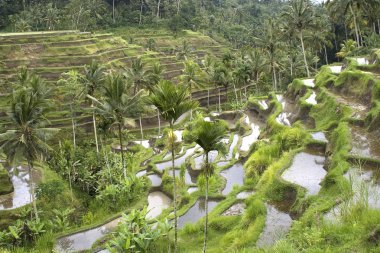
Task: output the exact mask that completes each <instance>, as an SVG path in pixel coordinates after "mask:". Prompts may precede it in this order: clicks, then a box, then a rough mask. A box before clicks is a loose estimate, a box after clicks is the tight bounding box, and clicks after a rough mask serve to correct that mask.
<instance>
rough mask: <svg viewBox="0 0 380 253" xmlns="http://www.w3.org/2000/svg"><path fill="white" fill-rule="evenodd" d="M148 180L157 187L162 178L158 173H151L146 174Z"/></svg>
mask: <svg viewBox="0 0 380 253" xmlns="http://www.w3.org/2000/svg"><path fill="white" fill-rule="evenodd" d="M148 178H149V180H150V182H151V183H152V187H159V186H160V185H161V183H162V179H161V177H160V175H157V174H152V175H149V176H148Z"/></svg>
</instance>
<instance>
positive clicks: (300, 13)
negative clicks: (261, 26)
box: [282, 0, 315, 77]
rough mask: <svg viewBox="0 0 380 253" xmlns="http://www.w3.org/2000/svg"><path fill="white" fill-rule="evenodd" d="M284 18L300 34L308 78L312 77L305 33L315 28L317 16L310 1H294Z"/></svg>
mask: <svg viewBox="0 0 380 253" xmlns="http://www.w3.org/2000/svg"><path fill="white" fill-rule="evenodd" d="M282 16H283V18H284V19H285V20H286V22H287V23H288V24H289V26H290V27H293V28H294V29H295V31H296V32H297V34H298V37H299V39H300V42H301V48H302V53H303V58H304V63H305V69H306V73H307V76H308V77H310V71H309V65H308V63H307V59H306V50H305V43H304V33H305V31H306V30H308V29H311V28H313V27H314V22H315V14H314V9H313V5H312V3H311V2H310V1H309V0H292V1H291V3H290V5H289V7H288V9H287V10H285V11H284V12H283V13H282Z"/></svg>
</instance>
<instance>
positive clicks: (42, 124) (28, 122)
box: [0, 75, 58, 220]
mask: <svg viewBox="0 0 380 253" xmlns="http://www.w3.org/2000/svg"><path fill="white" fill-rule="evenodd" d="M49 95H50V89H48V88H47V87H46V86H45V83H44V82H43V80H42V79H40V78H39V77H38V76H34V75H32V77H31V78H29V79H28V80H25V82H24V83H23V84H22V85H19V86H18V87H17V89H16V90H15V91H14V92H13V95H12V98H11V102H10V111H9V113H8V115H9V116H10V118H11V121H12V126H11V127H10V129H8V130H7V131H6V132H5V133H2V134H0V144H1V150H2V151H3V152H4V153H5V154H6V155H7V159H8V160H9V161H11V162H13V163H16V162H20V161H22V160H23V159H25V160H26V162H27V163H28V168H29V178H30V189H31V199H32V205H33V210H34V216H35V218H36V220H38V211H37V205H36V201H35V191H34V179H33V173H32V171H33V170H34V162H35V161H36V160H38V159H41V158H42V156H43V155H46V154H47V152H48V151H49V150H51V148H50V147H49V145H48V144H47V142H46V141H47V140H48V139H49V138H51V137H52V135H53V134H54V133H56V132H57V131H58V129H54V128H48V127H46V126H47V125H48V123H49V122H48V121H47V119H46V113H47V111H48V110H49V109H50V103H49V100H48V96H49Z"/></svg>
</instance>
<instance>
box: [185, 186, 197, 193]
mask: <svg viewBox="0 0 380 253" xmlns="http://www.w3.org/2000/svg"><path fill="white" fill-rule="evenodd" d="M196 191H198V187H196V186H190V187H189V188H188V189H187V193H189V194H192V193H193V192H196Z"/></svg>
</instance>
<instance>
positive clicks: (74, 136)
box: [70, 104, 77, 149]
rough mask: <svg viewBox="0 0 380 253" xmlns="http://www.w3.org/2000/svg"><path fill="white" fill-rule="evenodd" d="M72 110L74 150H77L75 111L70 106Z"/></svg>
mask: <svg viewBox="0 0 380 253" xmlns="http://www.w3.org/2000/svg"><path fill="white" fill-rule="evenodd" d="M70 110H71V127H72V131H73V145H74V149H76V147H77V145H76V133H75V132H76V131H75V120H74V117H75V116H74V110H73V105H72V104H71V105H70Z"/></svg>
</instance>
